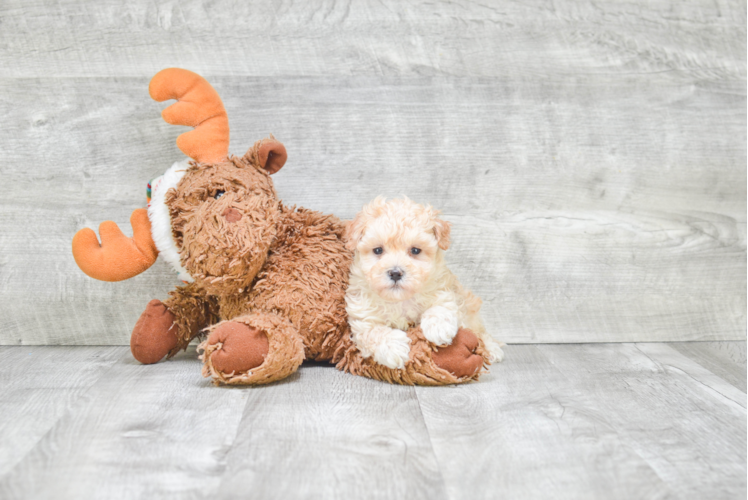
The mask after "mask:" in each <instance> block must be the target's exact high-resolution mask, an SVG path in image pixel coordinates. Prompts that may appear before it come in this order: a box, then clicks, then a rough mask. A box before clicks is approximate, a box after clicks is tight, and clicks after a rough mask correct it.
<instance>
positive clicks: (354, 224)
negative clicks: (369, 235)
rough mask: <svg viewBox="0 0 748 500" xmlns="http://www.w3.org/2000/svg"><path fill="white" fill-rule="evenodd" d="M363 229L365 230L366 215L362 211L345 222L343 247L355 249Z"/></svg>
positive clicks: (362, 234) (362, 235)
mask: <svg viewBox="0 0 748 500" xmlns="http://www.w3.org/2000/svg"><path fill="white" fill-rule="evenodd" d="M364 231H366V216H365V215H364V212H363V211H362V212H359V213H358V214H357V215H356V217H355V218H354V219H353V220H351V221H348V222H346V224H345V236H344V239H345V247H346V248H347V249H348V250H355V249H356V247H357V246H358V244H359V242H360V241H361V238H363V237H364Z"/></svg>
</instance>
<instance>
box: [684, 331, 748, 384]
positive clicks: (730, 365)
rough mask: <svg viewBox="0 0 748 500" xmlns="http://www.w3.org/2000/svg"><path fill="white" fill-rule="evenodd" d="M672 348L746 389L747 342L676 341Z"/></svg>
mask: <svg viewBox="0 0 748 500" xmlns="http://www.w3.org/2000/svg"><path fill="white" fill-rule="evenodd" d="M672 348H673V349H675V350H676V351H678V352H680V353H681V354H683V355H685V356H687V357H689V358H691V359H692V360H694V361H696V362H697V363H698V364H700V365H701V366H703V367H704V368H706V369H708V370H709V371H711V372H714V374H716V375H718V376H719V377H721V378H723V379H724V380H726V381H728V382H730V383H731V384H732V385H734V386H735V387H737V388H738V389H740V390H742V391H743V392H745V391H746V343H745V342H676V343H673V344H672Z"/></svg>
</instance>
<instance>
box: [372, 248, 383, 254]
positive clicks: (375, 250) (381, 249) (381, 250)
mask: <svg viewBox="0 0 748 500" xmlns="http://www.w3.org/2000/svg"><path fill="white" fill-rule="evenodd" d="M372 252H374V255H382V252H384V248H382V247H377V248H375V249H374V250H372Z"/></svg>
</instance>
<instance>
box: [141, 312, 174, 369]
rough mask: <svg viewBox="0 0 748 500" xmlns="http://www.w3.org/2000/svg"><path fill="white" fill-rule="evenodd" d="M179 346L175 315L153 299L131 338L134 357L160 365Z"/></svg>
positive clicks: (147, 362) (145, 362)
mask: <svg viewBox="0 0 748 500" xmlns="http://www.w3.org/2000/svg"><path fill="white" fill-rule="evenodd" d="M176 346H177V334H176V326H174V315H173V314H172V313H171V312H170V311H169V310H168V309H167V308H166V306H165V305H164V304H162V303H161V301H160V300H157V299H153V300H152V301H150V302H149V303H148V306H146V308H145V311H143V314H141V315H140V319H138V322H137V323H135V328H133V330H132V335H131V336H130V351H132V355H133V357H135V359H137V360H138V361H140V362H141V363H143V364H144V365H150V364H153V363H158V362H159V361H161V360H162V359H163V358H164V356H166V355H167V354H169V351H171V350H172V349H174V348H175V347H176Z"/></svg>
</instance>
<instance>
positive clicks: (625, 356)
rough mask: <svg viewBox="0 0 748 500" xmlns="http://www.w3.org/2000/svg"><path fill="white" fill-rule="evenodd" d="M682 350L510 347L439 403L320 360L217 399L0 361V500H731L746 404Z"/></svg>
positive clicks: (15, 355)
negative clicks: (477, 379) (487, 369)
mask: <svg viewBox="0 0 748 500" xmlns="http://www.w3.org/2000/svg"><path fill="white" fill-rule="evenodd" d="M719 344H720V343H714V345H713V346H712V347H713V348H714V349H719V348H720V347H719ZM671 346H672V347H671ZM682 346H683V344H681V343H675V344H663V343H643V344H591V345H568V344H567V345H514V346H509V347H508V349H507V360H506V361H505V362H504V363H502V364H500V365H497V366H496V367H494V369H493V370H492V373H491V374H490V375H488V376H486V377H484V378H482V379H481V381H480V382H477V383H474V384H469V385H464V386H453V387H440V388H412V387H399V386H392V385H388V384H384V383H379V382H373V381H370V380H366V379H362V378H359V377H354V376H352V375H347V374H344V373H341V372H339V371H337V370H335V369H334V368H333V367H330V366H326V365H322V364H305V365H303V366H302V367H301V368H300V370H299V372H298V373H297V374H295V375H294V376H293V377H291V378H289V379H287V380H286V381H284V382H281V383H277V384H272V385H269V386H266V387H254V388H248V387H235V388H216V387H213V386H211V385H210V384H209V382H208V381H207V379H202V378H201V377H200V374H199V371H200V363H199V362H198V360H196V359H195V357H194V353H192V352H191V353H189V354H181V355H179V356H178V357H177V358H175V359H174V360H172V361H169V362H166V363H162V364H158V365H153V366H142V365H139V364H137V363H135V362H133V361H132V360H131V359H130V357H129V354H128V353H127V352H126V351H127V349H126V348H124V347H108V348H107V347H76V346H51V347H50V346H23V347H22V346H6V347H2V348H0V361H2V362H1V363H0V381H2V387H3V392H2V394H0V404H1V405H2V406H0V407H1V408H2V410H3V411H0V444H2V445H3V446H2V448H0V450H2V451H0V458H1V459H2V461H0V498H3V499H8V500H12V499H16V498H18V499H21V498H23V499H25V498H40V499H44V498H54V499H56V500H66V499H79V498H111V499H118V498H145V497H147V498H150V499H153V500H158V499H161V498H164V499H169V500H173V499H182V498H185V499H187V498H189V499H217V498H219V499H222V498H268V499H272V498H283V499H289V500H290V499H297V498H299V499H301V498H305V499H306V498H345V499H348V498H365V499H368V498H376V499H400V498H474V499H481V498H497V497H501V498H523V499H525V498H526V499H534V498H538V499H546V498H549V497H553V498H561V499H563V498H573V499H586V498H605V499H608V498H622V499H630V498H637V499H654V498H685V499H689V498H694V499H701V498H710V499H715V500H718V499H732V498H743V497H745V495H746V408H745V406H746V394H745V391H744V390H741V389H739V388H738V387H737V386H736V385H733V384H731V383H730V382H728V381H727V380H725V379H723V378H721V377H720V376H718V375H717V374H716V373H715V372H713V371H711V370H710V369H708V368H706V367H704V366H703V365H699V364H698V363H696V362H694V361H693V359H691V358H690V357H688V356H685V355H683V354H681V353H680V352H679V351H678V350H677V348H679V347H682ZM715 363H718V364H722V365H723V366H727V365H729V363H730V362H729V361H727V360H723V361H721V362H719V361H715ZM738 385H739V384H738ZM742 385H743V386H745V374H744V380H743V382H742ZM8 447H9V448H8Z"/></svg>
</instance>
